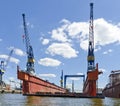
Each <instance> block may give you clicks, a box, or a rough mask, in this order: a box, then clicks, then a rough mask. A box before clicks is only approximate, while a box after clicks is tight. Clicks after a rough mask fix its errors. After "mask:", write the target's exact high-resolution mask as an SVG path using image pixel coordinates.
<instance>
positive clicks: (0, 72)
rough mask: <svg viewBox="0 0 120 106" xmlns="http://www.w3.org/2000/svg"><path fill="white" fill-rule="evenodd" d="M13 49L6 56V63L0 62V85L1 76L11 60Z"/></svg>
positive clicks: (1, 81) (1, 82)
mask: <svg viewBox="0 0 120 106" xmlns="http://www.w3.org/2000/svg"><path fill="white" fill-rule="evenodd" d="M13 51H14V49H12V50H11V51H10V53H9V55H8V58H7V59H6V61H1V64H0V85H2V84H3V83H4V82H3V80H2V76H3V74H4V73H5V71H6V67H7V65H8V63H9V61H10V58H11V55H12V53H13Z"/></svg>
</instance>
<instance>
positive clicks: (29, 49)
mask: <svg viewBox="0 0 120 106" xmlns="http://www.w3.org/2000/svg"><path fill="white" fill-rule="evenodd" d="M22 16H23V26H24V34H25V43H26V53H27V64H26V67H27V70H26V72H28V73H30V74H33V73H34V72H35V70H34V54H33V48H32V46H31V45H30V39H29V34H28V31H27V25H26V21H25V14H22Z"/></svg>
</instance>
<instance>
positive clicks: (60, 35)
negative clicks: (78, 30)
mask: <svg viewBox="0 0 120 106" xmlns="http://www.w3.org/2000/svg"><path fill="white" fill-rule="evenodd" d="M63 30H64V29H62V28H58V29H56V30H52V32H51V34H52V36H51V37H52V38H53V39H54V40H57V41H61V42H67V41H69V40H68V39H67V35H66V33H65V32H64V31H63Z"/></svg>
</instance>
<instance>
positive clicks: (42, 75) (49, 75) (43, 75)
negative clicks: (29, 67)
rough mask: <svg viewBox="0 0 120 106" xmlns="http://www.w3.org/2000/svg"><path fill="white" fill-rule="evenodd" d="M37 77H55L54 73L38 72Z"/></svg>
mask: <svg viewBox="0 0 120 106" xmlns="http://www.w3.org/2000/svg"><path fill="white" fill-rule="evenodd" d="M39 77H56V75H55V74H39Z"/></svg>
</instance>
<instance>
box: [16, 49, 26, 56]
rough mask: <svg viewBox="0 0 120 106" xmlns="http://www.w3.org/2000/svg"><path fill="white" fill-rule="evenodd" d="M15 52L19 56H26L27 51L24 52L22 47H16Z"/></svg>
mask: <svg viewBox="0 0 120 106" xmlns="http://www.w3.org/2000/svg"><path fill="white" fill-rule="evenodd" d="M14 53H15V54H16V55H19V56H25V54H26V53H25V52H23V51H22V50H21V49H18V48H14Z"/></svg>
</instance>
